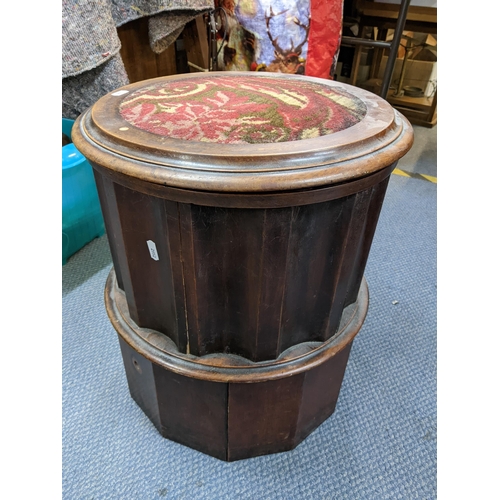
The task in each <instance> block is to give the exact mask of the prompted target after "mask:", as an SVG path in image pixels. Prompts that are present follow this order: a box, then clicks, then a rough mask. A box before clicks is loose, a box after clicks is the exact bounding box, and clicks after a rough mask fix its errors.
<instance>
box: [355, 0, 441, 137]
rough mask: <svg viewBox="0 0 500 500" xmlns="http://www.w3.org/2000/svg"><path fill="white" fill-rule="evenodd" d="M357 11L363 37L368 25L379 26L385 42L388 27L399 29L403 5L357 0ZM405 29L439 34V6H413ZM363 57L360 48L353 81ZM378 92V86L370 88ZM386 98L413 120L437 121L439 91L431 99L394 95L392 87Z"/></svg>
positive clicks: (376, 62) (375, 66)
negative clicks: (437, 7) (398, 21)
mask: <svg viewBox="0 0 500 500" xmlns="http://www.w3.org/2000/svg"><path fill="white" fill-rule="evenodd" d="M354 7H355V10H356V12H357V14H358V18H359V31H360V36H361V37H363V36H364V34H365V33H366V30H367V29H368V28H377V30H378V35H377V40H378V41H382V42H383V41H385V39H386V36H387V32H388V30H394V29H396V24H397V20H398V16H399V12H400V8H401V6H400V5H399V4H391V3H382V2H374V1H373V0H357V1H355V2H354ZM404 29H405V31H414V32H415V33H429V34H437V9H436V8H433V7H416V6H412V5H410V7H409V8H408V12H407V14H406V21H405V25H404ZM383 50H384V49H383V48H378V47H375V49H374V57H373V62H372V65H371V67H370V79H374V78H376V77H377V75H378V73H379V67H380V62H381V58H382V54H383ZM360 57H361V47H357V50H356V53H355V58H354V61H353V68H352V72H351V80H350V83H351V84H352V85H357V77H358V68H359V63H360ZM371 90H372V91H374V92H376V93H377V92H378V91H379V89H378V87H376V88H375V87H374V88H371ZM386 99H387V100H388V101H389V102H390V103H391V104H392V105H393V106H394V107H395V108H396V109H398V110H399V111H401V113H403V114H404V115H405V116H406V117H407V118H408V119H409V120H410V121H411V123H413V124H415V125H423V126H426V127H432V126H434V125H436V123H437V92H435V93H434V95H433V96H432V98H428V97H408V96H395V95H394V91H393V90H389V91H388V93H387V97H386Z"/></svg>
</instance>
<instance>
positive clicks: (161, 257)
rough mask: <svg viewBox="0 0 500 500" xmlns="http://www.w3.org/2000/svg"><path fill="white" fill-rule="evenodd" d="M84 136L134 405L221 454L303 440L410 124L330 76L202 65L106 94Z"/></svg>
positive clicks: (340, 367) (354, 314) (359, 317)
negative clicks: (204, 69) (215, 69)
mask: <svg viewBox="0 0 500 500" xmlns="http://www.w3.org/2000/svg"><path fill="white" fill-rule="evenodd" d="M72 137H73V141H74V143H75V145H76V146H77V148H78V149H79V150H80V151H81V152H82V153H83V154H84V155H85V156H86V157H87V158H88V160H89V161H90V163H91V164H92V166H93V169H94V175H95V178H96V184H97V187H98V191H99V197H100V202H101V207H102V211H103V215H104V219H105V223H106V230H107V235H108V240H109V244H110V248H111V254H112V258H113V265H114V268H113V270H112V271H111V274H110V276H109V278H108V282H107V284H106V294H105V297H106V300H105V302H106V309H107V311H108V315H109V317H110V319H111V322H112V324H113V326H114V327H115V329H116V331H117V332H118V336H119V339H120V345H121V349H122V356H123V361H124V365H125V371H126V374H127V379H128V383H129V388H130V392H131V395H132V397H133V398H134V400H135V401H136V402H137V404H138V405H139V406H140V407H141V408H142V410H143V411H144V412H145V413H146V415H148V417H149V418H150V419H151V421H152V422H153V423H154V424H155V426H156V427H157V429H158V430H159V432H160V433H161V434H162V435H163V436H165V437H167V438H169V439H172V440H174V441H177V442H179V443H182V444H185V445H187V446H190V447H192V448H195V449H198V450H200V451H202V452H205V453H208V454H210V455H212V456H215V457H217V458H220V459H222V460H228V461H231V460H238V459H242V458H249V457H253V456H257V455H262V454H267V453H275V452H280V451H285V450H290V449H292V448H294V447H295V446H296V445H297V444H298V443H300V442H301V441H302V440H303V439H304V438H305V437H306V436H307V435H308V434H310V433H311V432H312V431H313V430H314V429H315V428H316V427H317V426H318V425H319V424H321V423H322V422H323V421H324V420H325V419H326V418H327V417H328V416H330V415H331V414H332V412H333V411H334V409H335V404H336V401H337V397H338V394H339V391H340V386H341V383H342V378H343V375H344V371H345V368H346V365H347V360H348V356H349V350H350V347H351V344H352V341H353V339H354V336H355V335H356V334H357V333H358V331H359V330H360V328H361V325H362V323H363V321H364V318H365V315H366V311H367V308H368V289H367V286H366V283H365V282H364V280H363V272H364V268H365V265H366V261H367V258H368V254H369V250H370V246H371V242H372V239H373V235H374V232H375V229H376V225H377V220H378V216H379V213H380V210H381V207H382V203H383V199H384V195H385V191H386V188H387V184H388V181H389V176H390V174H391V172H392V170H393V169H394V167H395V166H396V162H397V161H398V159H399V158H401V157H402V156H403V155H404V154H405V153H406V152H407V151H408V150H409V148H410V147H411V144H412V141H413V133H412V129H411V126H410V125H409V123H408V121H407V120H406V119H405V118H404V117H403V116H402V115H401V114H400V113H398V112H397V111H395V110H394V109H393V108H392V107H391V106H390V105H389V104H388V103H387V102H386V101H384V100H382V99H381V98H379V97H377V96H376V95H374V94H371V93H369V92H366V91H364V90H361V89H359V88H356V87H351V86H349V85H345V84H340V83H337V82H333V81H329V80H321V79H317V78H310V77H304V76H296V75H283V74H272V73H250V72H249V73H239V72H221V73H195V74H184V75H176V76H173V77H164V78H157V79H153V80H147V81H144V82H139V83H135V84H131V85H128V86H125V87H122V88H120V89H118V90H116V91H114V92H112V93H110V94H108V95H106V96H104V97H102V98H101V99H100V100H99V101H98V102H97V103H96V104H94V106H92V107H91V108H90V109H89V110H88V111H86V112H85V113H83V114H82V115H81V116H80V118H79V119H78V120H77V122H76V124H75V127H74V129H73V135H72Z"/></svg>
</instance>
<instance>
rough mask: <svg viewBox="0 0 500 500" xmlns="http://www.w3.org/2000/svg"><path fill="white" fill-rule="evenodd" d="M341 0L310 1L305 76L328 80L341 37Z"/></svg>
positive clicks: (342, 3) (342, 2)
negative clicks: (309, 24)
mask: <svg viewBox="0 0 500 500" xmlns="http://www.w3.org/2000/svg"><path fill="white" fill-rule="evenodd" d="M343 8H344V1H343V0H311V28H310V31H309V40H308V46H309V48H308V52H307V64H306V68H305V69H306V75H308V76H317V77H319V78H329V79H330V80H331V79H332V77H331V76H330V70H331V67H332V64H333V63H334V62H335V64H336V62H337V57H338V51H339V49H340V38H341V36H342V16H343Z"/></svg>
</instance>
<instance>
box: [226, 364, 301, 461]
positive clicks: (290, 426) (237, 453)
mask: <svg viewBox="0 0 500 500" xmlns="http://www.w3.org/2000/svg"><path fill="white" fill-rule="evenodd" d="M303 377H304V374H303V373H300V374H298V375H295V376H293V377H288V378H283V379H279V380H271V381H267V382H259V383H258V384H237V383H234V384H233V383H232V384H229V396H228V412H229V416H228V460H230V461H231V460H239V459H240V458H246V457H249V456H253V457H256V456H259V455H265V454H267V453H277V452H280V451H286V450H290V449H292V448H293V447H294V445H295V433H296V429H297V416H298V412H299V407H300V400H301V397H302V382H303ZM249 402H251V404H250V403H249Z"/></svg>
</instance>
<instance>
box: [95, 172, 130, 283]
mask: <svg viewBox="0 0 500 500" xmlns="http://www.w3.org/2000/svg"><path fill="white" fill-rule="evenodd" d="M92 170H93V171H94V178H95V183H96V186H97V193H98V195H99V202H100V205H101V210H102V215H103V218H104V225H105V227H106V235H107V238H108V243H109V249H110V251H111V258H112V259H113V267H114V270H115V274H116V281H117V283H118V286H119V288H121V289H122V290H123V278H122V273H121V263H120V260H119V251H118V245H121V246H122V247H123V243H122V238H121V227H120V221H119V218H118V217H117V215H118V214H117V213H114V217H113V215H112V209H111V207H110V204H113V205H116V200H115V199H114V188H113V183H112V182H111V181H109V180H107V179H105V178H104V177H103V176H102V175H101V174H100V173H99V172H98V171H97V170H95V169H92ZM108 193H109V195H108ZM108 196H109V197H110V198H111V199H110V200H108ZM115 212H116V206H115ZM123 265H126V261H125V260H124V261H123Z"/></svg>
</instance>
